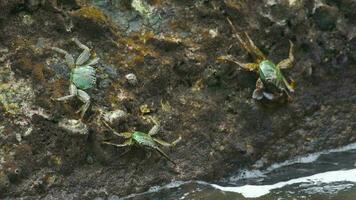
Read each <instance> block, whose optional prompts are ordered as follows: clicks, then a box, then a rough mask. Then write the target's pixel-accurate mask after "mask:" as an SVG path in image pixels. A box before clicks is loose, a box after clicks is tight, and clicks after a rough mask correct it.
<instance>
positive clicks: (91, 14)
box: [73, 6, 109, 24]
mask: <svg viewBox="0 0 356 200" xmlns="http://www.w3.org/2000/svg"><path fill="white" fill-rule="evenodd" d="M73 15H74V16H80V17H84V18H87V19H90V20H93V21H95V22H99V23H103V24H107V23H108V22H109V19H108V17H107V16H106V15H105V14H104V13H103V12H101V10H99V9H98V8H96V7H94V6H85V7H82V8H81V9H79V10H77V11H75V12H73Z"/></svg>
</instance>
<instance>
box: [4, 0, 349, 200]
mask: <svg viewBox="0 0 356 200" xmlns="http://www.w3.org/2000/svg"><path fill="white" fill-rule="evenodd" d="M0 2H1V3H0V6H1V8H0V9H1V10H2V11H4V12H1V16H0V30H1V34H0V67H1V68H0V91H1V94H0V111H1V112H0V198H11V199H12V198H16V197H18V198H20V197H23V199H38V198H43V199H92V198H93V197H98V196H101V197H107V196H110V195H113V194H115V195H118V196H121V195H126V194H129V193H132V192H140V191H144V190H146V189H148V188H149V187H150V186H153V185H161V184H164V183H168V182H170V181H172V180H189V179H203V180H214V179H215V180H217V179H219V178H221V177H223V176H226V175H228V174H229V172H232V170H236V169H238V168H239V167H249V166H253V165H254V164H255V163H257V164H255V165H254V166H255V167H266V166H268V165H269V164H271V163H273V162H276V161H283V160H285V159H287V158H291V157H294V156H297V155H301V154H306V153H310V152H315V151H319V150H322V149H328V148H332V147H337V146H341V145H345V144H347V143H351V142H354V141H356V124H355V123H356V122H355V119H356V90H355V88H356V78H355V77H356V67H355V65H356V30H355V20H354V19H355V12H354V11H355V9H356V4H355V1H353V0H338V1H336V0H335V1H333V0H325V1H321V0H314V1H313V0H297V1H291V0H290V1H283V0H277V1H276V0H274V1H271V0H259V1H242V0H241V1H240V0H224V1H221V0H215V1H203V0H201V1H190V0H170V1H159V0H151V1H147V2H148V3H149V4H148V5H149V6H152V7H150V9H149V10H150V12H152V13H150V14H149V15H147V16H146V15H144V14H142V13H145V12H142V13H140V12H138V11H135V9H133V8H131V7H130V4H129V3H128V5H127V3H124V4H121V3H117V2H115V1H112V2H113V5H109V4H108V3H107V2H106V1H104V0H102V1H98V0H96V1H94V0H93V1H91V2H84V1H74V0H73V1H64V0H63V1H57V5H58V7H62V8H63V10H64V11H63V12H58V10H56V9H51V6H53V5H54V4H49V5H47V4H44V5H41V4H39V5H38V8H37V9H29V6H26V2H27V1H25V2H23V1H4V0H1V1H0ZM9 2H11V3H9ZM27 3H28V2H27ZM14 8H16V9H14ZM157 16H159V17H157ZM226 17H229V18H230V19H231V20H232V21H233V23H234V24H235V25H236V27H237V28H238V29H239V30H241V31H246V32H248V33H249V34H250V36H251V38H252V39H253V40H254V41H255V43H256V45H257V46H259V47H260V48H261V50H262V51H263V52H264V53H265V54H266V55H268V57H269V58H270V59H272V60H273V61H275V62H278V61H280V60H281V59H283V58H285V57H287V54H288V48H289V43H288V40H291V41H293V42H294V44H295V57H296V63H295V65H294V68H291V69H289V70H285V71H284V72H285V74H286V76H288V77H292V78H293V79H294V80H295V81H296V83H297V88H296V92H295V94H294V100H293V102H291V103H289V104H273V103H270V102H256V101H254V100H252V98H251V95H252V91H253V89H254V87H255V81H256V79H257V75H256V74H255V73H253V72H246V71H243V70H240V69H239V68H238V67H237V66H235V65H233V64H230V63H221V62H218V61H217V57H219V56H221V55H227V54H231V55H233V56H235V57H236V58H238V59H239V60H241V61H245V62H250V61H252V60H251V58H250V57H249V56H248V55H247V54H246V52H244V51H243V50H242V49H241V48H240V47H239V46H238V45H237V44H236V39H235V38H233V37H232V34H233V32H232V30H231V28H230V26H229V24H228V23H227V21H226ZM69 22H72V23H73V28H71V27H68V26H69V25H70V24H71V23H69ZM67 30H71V32H68V31H67ZM72 37H78V38H79V39H80V40H81V41H82V42H83V43H85V44H87V45H88V46H89V47H90V48H91V49H93V52H95V53H96V55H97V56H98V57H100V59H101V60H100V62H99V64H98V65H97V66H96V67H97V80H98V81H97V86H96V88H94V89H92V90H90V91H89V94H90V95H91V97H92V102H93V104H92V106H91V109H90V111H89V112H87V114H86V116H85V118H84V119H83V122H84V123H86V124H87V126H88V128H89V134H88V135H86V136H82V135H78V136H75V135H73V134H70V133H68V132H67V131H66V130H64V129H62V128H60V127H59V125H58V124H59V122H60V121H62V120H63V119H79V117H80V116H79V115H78V114H77V113H76V110H77V109H78V108H79V107H80V106H81V105H82V103H81V102H80V101H79V100H77V99H73V100H71V101H68V102H66V103H63V102H55V101H52V100H51V98H55V97H59V96H63V95H66V94H68V92H69V90H68V87H69V80H68V79H69V69H68V68H67V66H66V65H65V63H64V61H63V57H62V56H61V55H58V54H56V53H55V52H52V51H50V50H48V48H47V47H49V46H57V47H61V48H63V49H66V50H69V52H70V53H72V54H73V55H75V57H76V56H78V55H79V53H80V50H79V49H78V48H77V47H76V46H75V45H74V44H73V43H72V42H70V39H71V38H72ZM129 73H134V74H135V75H136V77H137V84H135V85H132V84H129V83H128V82H127V80H126V78H125V75H126V74H129ZM117 109H121V110H123V111H125V112H127V113H128V116H127V118H125V120H119V122H118V123H116V124H115V123H114V124H113V125H112V126H113V128H114V129H116V130H117V131H118V132H120V131H126V130H133V129H136V130H141V131H148V130H149V129H150V128H151V127H152V122H151V121H150V120H149V119H150V118H149V116H153V117H155V118H156V119H159V120H160V121H161V125H162V126H163V130H162V131H161V133H160V134H159V137H160V138H162V139H164V140H166V141H173V140H174V139H176V138H177V137H178V135H182V137H183V139H182V141H181V142H180V143H179V144H178V145H177V146H176V147H175V148H173V149H171V150H168V149H165V151H166V152H167V153H168V154H169V156H170V157H171V158H172V159H174V160H175V161H176V162H177V163H178V165H177V166H173V165H172V164H170V163H169V162H167V161H166V160H165V159H163V158H161V157H159V156H158V155H156V154H154V153H153V154H152V155H151V157H149V158H147V157H146V153H145V150H143V149H141V148H132V150H131V151H130V152H129V153H127V154H125V155H123V156H121V157H120V156H119V155H120V154H122V153H123V152H124V151H125V149H119V148H115V147H111V146H105V145H102V144H101V141H102V140H109V139H110V140H113V141H115V142H122V140H120V139H118V138H115V137H114V135H113V134H111V133H110V131H109V130H107V128H105V126H103V124H102V123H101V122H100V116H101V114H102V112H110V111H114V110H117Z"/></svg>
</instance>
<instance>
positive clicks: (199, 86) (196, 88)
mask: <svg viewBox="0 0 356 200" xmlns="http://www.w3.org/2000/svg"><path fill="white" fill-rule="evenodd" d="M203 88H204V81H203V79H199V80H197V81H196V82H195V83H194V85H193V87H192V91H199V90H201V89H203Z"/></svg>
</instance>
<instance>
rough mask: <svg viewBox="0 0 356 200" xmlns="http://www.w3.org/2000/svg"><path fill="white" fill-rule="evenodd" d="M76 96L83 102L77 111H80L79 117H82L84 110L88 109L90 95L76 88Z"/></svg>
mask: <svg viewBox="0 0 356 200" xmlns="http://www.w3.org/2000/svg"><path fill="white" fill-rule="evenodd" d="M78 98H79V99H80V100H81V101H82V102H83V103H84V105H83V106H82V107H81V108H80V109H79V110H78V111H77V112H81V113H82V114H81V118H83V117H84V114H85V112H86V111H87V110H88V108H89V106H90V96H89V95H88V93H86V92H84V91H83V90H78Z"/></svg>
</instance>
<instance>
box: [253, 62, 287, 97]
mask: <svg viewBox="0 0 356 200" xmlns="http://www.w3.org/2000/svg"><path fill="white" fill-rule="evenodd" d="M258 71H259V75H260V79H261V81H262V82H263V83H264V85H265V87H266V88H268V90H271V92H278V91H274V90H276V89H277V90H279V92H280V91H286V90H288V89H287V87H286V85H285V84H284V81H283V80H284V76H283V74H282V72H281V70H280V69H279V68H278V67H277V66H276V65H275V64H274V63H273V62H271V61H269V60H264V61H262V62H261V63H260V64H259V68H258Z"/></svg>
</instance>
